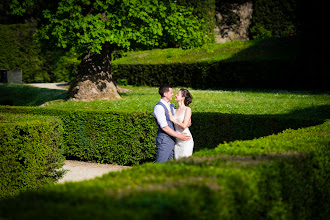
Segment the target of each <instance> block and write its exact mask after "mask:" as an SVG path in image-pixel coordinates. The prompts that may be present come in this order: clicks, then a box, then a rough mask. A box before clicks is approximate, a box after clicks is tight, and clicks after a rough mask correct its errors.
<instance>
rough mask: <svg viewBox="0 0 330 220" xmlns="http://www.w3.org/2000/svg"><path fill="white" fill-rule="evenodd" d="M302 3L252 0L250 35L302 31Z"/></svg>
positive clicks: (292, 0)
mask: <svg viewBox="0 0 330 220" xmlns="http://www.w3.org/2000/svg"><path fill="white" fill-rule="evenodd" d="M302 4H305V3H302V2H300V1H297V0H254V1H253V15H252V24H251V28H250V35H251V36H252V38H265V37H272V36H280V37H285V36H287V35H288V34H289V33H290V31H291V30H292V31H293V34H294V35H297V34H298V35H300V34H301V31H302V27H301V26H302V25H303V24H302V23H303V20H302V17H301V16H306V15H304V14H302V11H301V10H302V8H301V7H302Z"/></svg>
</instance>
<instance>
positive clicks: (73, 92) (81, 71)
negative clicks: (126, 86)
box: [67, 49, 121, 101]
mask: <svg viewBox="0 0 330 220" xmlns="http://www.w3.org/2000/svg"><path fill="white" fill-rule="evenodd" d="M110 54H111V53H109V50H108V49H104V50H102V52H101V54H97V53H89V54H87V55H85V56H84V57H83V59H82V61H81V64H80V65H79V67H78V71H77V72H76V74H77V76H76V79H75V80H74V81H73V82H71V84H70V88H69V90H68V94H67V98H68V99H72V100H80V101H90V100H96V99H99V100H101V99H120V98H121V97H120V95H119V94H118V91H117V86H116V84H115V83H114V81H113V77H112V74H111V59H110V57H111V56H110Z"/></svg>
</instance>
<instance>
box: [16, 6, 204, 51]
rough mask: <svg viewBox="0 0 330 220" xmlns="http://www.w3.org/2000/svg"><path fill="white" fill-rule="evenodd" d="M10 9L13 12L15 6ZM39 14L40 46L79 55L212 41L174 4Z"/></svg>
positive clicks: (65, 9) (47, 10) (186, 11)
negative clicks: (77, 52) (65, 50)
mask: <svg viewBox="0 0 330 220" xmlns="http://www.w3.org/2000/svg"><path fill="white" fill-rule="evenodd" d="M28 2H31V3H33V2H34V1H33V0H31V1H28ZM14 5H15V6H14V7H13V8H14V12H15V9H18V8H19V3H18V4H14ZM41 10H43V15H44V18H45V22H44V23H43V24H42V27H41V28H40V29H39V30H38V33H37V36H38V39H39V40H40V42H42V43H43V44H45V45H49V46H55V47H59V48H63V49H66V48H68V49H70V48H74V49H75V51H79V52H80V53H81V54H87V53H92V52H97V53H100V52H101V51H102V50H105V49H106V50H109V51H108V53H109V54H111V52H112V51H113V50H114V49H118V48H119V49H129V48H143V47H146V48H150V47H166V46H168V45H177V44H178V45H180V46H182V47H196V46H201V45H202V44H203V43H205V42H208V41H209V39H210V37H209V35H208V33H204V32H203V31H202V28H200V27H202V26H203V24H204V23H205V22H206V21H204V19H198V18H197V17H196V16H194V15H193V10H192V8H187V7H183V6H180V5H177V4H176V3H175V2H172V1H151V0H148V1H136V0H134V1H133V0H126V1H117V0H112V1H93V2H91V1H77V0H71V1H67V0H62V1H60V2H59V3H58V6H57V7H53V8H44V9H41ZM16 13H18V12H16Z"/></svg>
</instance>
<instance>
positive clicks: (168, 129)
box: [152, 85, 190, 163]
mask: <svg viewBox="0 0 330 220" xmlns="http://www.w3.org/2000/svg"><path fill="white" fill-rule="evenodd" d="M158 92H159V94H160V96H161V99H160V101H159V102H158V103H157V104H156V105H155V107H154V110H153V113H152V114H153V116H154V117H155V119H156V123H157V125H158V131H157V138H156V149H157V154H156V163H162V162H166V161H170V160H172V159H173V157H174V145H175V137H176V138H180V139H181V140H183V141H187V140H189V139H190V136H189V135H186V133H181V134H179V133H177V132H175V130H174V124H173V122H172V121H171V120H170V117H169V114H168V112H169V111H171V113H172V115H174V105H172V104H171V103H170V101H171V100H172V97H173V95H174V94H173V89H172V87H171V86H170V85H162V86H161V87H159V90H158Z"/></svg>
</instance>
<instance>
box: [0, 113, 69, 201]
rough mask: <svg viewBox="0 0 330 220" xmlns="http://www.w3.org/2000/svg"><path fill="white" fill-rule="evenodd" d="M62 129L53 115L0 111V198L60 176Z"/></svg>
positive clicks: (42, 184) (53, 180)
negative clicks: (5, 112) (4, 112)
mask: <svg viewBox="0 0 330 220" xmlns="http://www.w3.org/2000/svg"><path fill="white" fill-rule="evenodd" d="M62 133H63V130H62V123H61V121H60V120H58V119H56V118H54V117H45V116H33V117H31V115H21V114H3V113H0V139H1V147H0V167H1V172H0V198H4V197H8V196H15V195H17V194H19V193H20V192H22V191H26V190H30V189H36V188H40V187H41V186H44V185H45V184H49V183H53V182H55V181H57V180H58V179H59V178H61V175H62V174H63V171H61V170H58V169H59V168H61V166H62V165H63V164H64V157H63V156H62V151H61V144H62Z"/></svg>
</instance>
